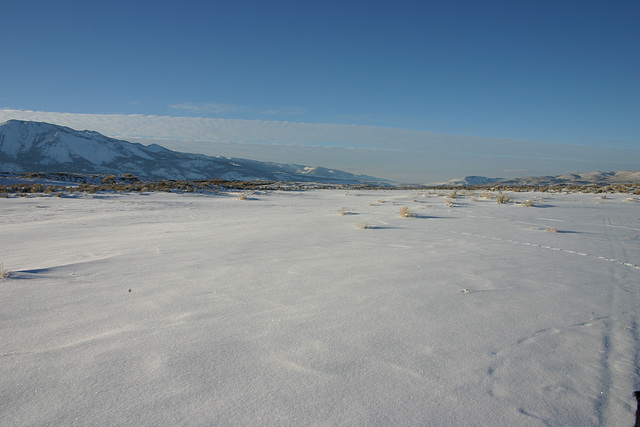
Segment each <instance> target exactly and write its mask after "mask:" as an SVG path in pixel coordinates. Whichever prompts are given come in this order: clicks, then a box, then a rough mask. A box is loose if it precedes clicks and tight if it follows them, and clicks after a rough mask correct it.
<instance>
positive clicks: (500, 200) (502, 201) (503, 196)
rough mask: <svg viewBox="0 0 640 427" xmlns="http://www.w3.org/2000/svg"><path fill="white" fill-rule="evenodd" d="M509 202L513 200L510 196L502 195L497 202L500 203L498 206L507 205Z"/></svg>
mask: <svg viewBox="0 0 640 427" xmlns="http://www.w3.org/2000/svg"><path fill="white" fill-rule="evenodd" d="M509 200H511V197H509V196H505V195H504V194H500V195H499V196H498V198H497V199H496V201H497V202H498V204H500V205H504V204H505V203H507V202H509Z"/></svg>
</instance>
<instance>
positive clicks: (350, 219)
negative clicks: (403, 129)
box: [0, 190, 640, 426]
mask: <svg viewBox="0 0 640 427" xmlns="http://www.w3.org/2000/svg"><path fill="white" fill-rule="evenodd" d="M508 194H509V195H510V196H511V197H512V201H513V200H516V201H520V202H523V201H524V200H525V199H527V198H530V199H532V200H533V202H534V206H533V207H525V206H521V205H517V204H514V203H509V204H506V205H500V204H498V203H496V200H495V199H491V200H487V199H484V198H482V196H481V195H479V194H478V195H476V196H472V195H465V196H461V197H458V198H456V199H452V200H451V201H452V202H453V206H452V207H449V206H447V205H446V204H445V202H446V201H447V200H446V199H445V197H443V196H438V195H436V194H435V193H432V194H429V193H428V192H411V191H391V190H389V191H346V192H345V191H337V190H319V191H303V192H272V193H268V194H265V193H261V194H254V195H252V196H249V198H248V199H247V200H238V199H237V198H236V197H235V195H203V194H167V193H154V194H135V195H128V194H96V195H86V196H82V197H74V198H72V197H63V198H56V197H32V198H19V197H12V198H4V199H0V263H2V264H4V268H5V269H7V270H9V271H10V275H9V277H8V278H7V279H6V280H2V281H0V425H7V426H9V425H34V426H41V425H78V426H81V425H95V426H101V425H122V426H125V425H127V426H132V425H136V426H165V425H189V426H196V425H203V426H204V425H349V426H351V425H412V426H414V425H433V426H440V425H447V426H544V425H552V426H591V425H610V426H625V425H633V422H634V413H635V399H634V398H633V396H632V392H633V391H634V390H637V389H640V367H639V366H640V326H639V323H640V319H639V310H640V203H636V202H634V201H631V200H628V199H629V198H630V196H629V195H624V194H613V195H607V197H606V198H605V199H602V198H600V197H599V196H598V195H594V194H539V193H508ZM636 198H637V196H636ZM402 206H409V209H410V210H411V211H413V212H414V213H415V215H416V216H415V217H413V218H400V217H399V214H398V212H399V210H400V208H401V207H402ZM341 209H344V211H345V212H344V215H340V214H339V213H338V211H340V210H341ZM365 223H367V224H368V225H369V228H365V229H359V228H358V226H357V225H358V224H365ZM553 228H557V232H548V231H545V229H549V230H552V229H553Z"/></svg>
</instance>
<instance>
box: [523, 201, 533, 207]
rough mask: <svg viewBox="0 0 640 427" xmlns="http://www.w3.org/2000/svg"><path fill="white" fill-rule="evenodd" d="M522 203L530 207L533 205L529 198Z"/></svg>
mask: <svg viewBox="0 0 640 427" xmlns="http://www.w3.org/2000/svg"><path fill="white" fill-rule="evenodd" d="M523 205H524V206H526V207H528V208H530V207H532V206H533V202H532V201H531V199H527V200H525V201H524V203H523Z"/></svg>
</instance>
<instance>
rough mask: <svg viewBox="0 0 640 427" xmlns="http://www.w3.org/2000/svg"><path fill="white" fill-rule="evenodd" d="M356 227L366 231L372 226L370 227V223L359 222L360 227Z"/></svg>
mask: <svg viewBox="0 0 640 427" xmlns="http://www.w3.org/2000/svg"><path fill="white" fill-rule="evenodd" d="M356 227H357V228H358V230H366V229H368V228H371V226H370V225H369V223H368V222H366V221H365V222H359V223H358V225H356Z"/></svg>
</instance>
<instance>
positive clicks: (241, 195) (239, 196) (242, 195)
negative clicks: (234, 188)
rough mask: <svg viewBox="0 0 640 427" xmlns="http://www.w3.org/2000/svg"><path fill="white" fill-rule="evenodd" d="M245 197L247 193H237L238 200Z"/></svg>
mask: <svg viewBox="0 0 640 427" xmlns="http://www.w3.org/2000/svg"><path fill="white" fill-rule="evenodd" d="M247 197H249V196H248V195H247V193H241V194H239V195H238V200H247Z"/></svg>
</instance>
